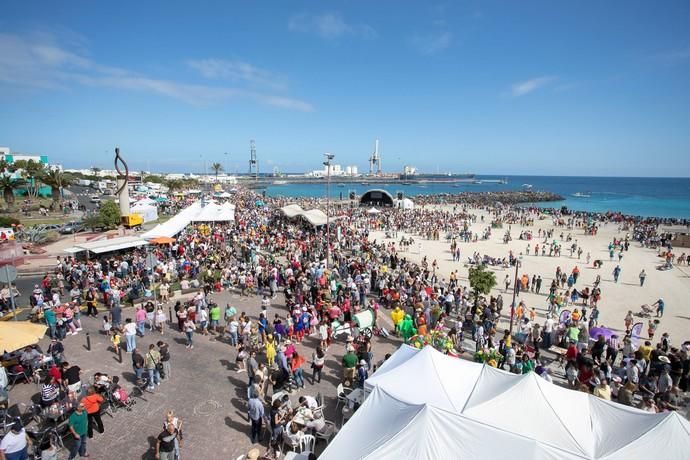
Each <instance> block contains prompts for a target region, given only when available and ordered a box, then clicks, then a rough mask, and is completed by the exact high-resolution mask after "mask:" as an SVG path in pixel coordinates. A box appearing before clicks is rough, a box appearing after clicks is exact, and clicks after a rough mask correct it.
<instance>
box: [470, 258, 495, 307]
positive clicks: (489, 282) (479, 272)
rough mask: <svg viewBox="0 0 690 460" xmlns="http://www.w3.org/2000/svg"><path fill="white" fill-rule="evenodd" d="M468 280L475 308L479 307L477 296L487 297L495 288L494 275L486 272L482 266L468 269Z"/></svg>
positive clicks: (488, 271)
mask: <svg viewBox="0 0 690 460" xmlns="http://www.w3.org/2000/svg"><path fill="white" fill-rule="evenodd" d="M469 280H470V286H471V287H472V294H473V295H474V306H475V308H476V307H477V305H479V296H480V295H487V294H488V293H489V292H491V289H493V287H494V286H496V274H495V273H494V272H492V271H490V270H487V269H486V266H485V265H483V264H482V265H478V266H476V267H472V268H470V274H469Z"/></svg>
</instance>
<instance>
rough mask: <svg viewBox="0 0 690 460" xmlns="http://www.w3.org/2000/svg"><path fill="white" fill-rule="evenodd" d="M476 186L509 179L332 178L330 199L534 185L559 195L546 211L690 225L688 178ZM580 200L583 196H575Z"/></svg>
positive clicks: (544, 179)
mask: <svg viewBox="0 0 690 460" xmlns="http://www.w3.org/2000/svg"><path fill="white" fill-rule="evenodd" d="M476 179H478V180H492V179H507V181H508V184H497V183H481V184H473V183H470V182H458V183H440V182H427V183H423V184H411V185H403V184H402V183H393V184H371V185H362V184H359V183H346V184H343V185H342V186H338V184H339V183H338V177H337V176H336V177H331V181H330V182H331V185H330V187H331V192H330V196H331V198H340V195H341V193H342V196H343V198H346V197H347V196H348V195H349V193H350V192H351V191H354V192H355V193H356V194H358V195H360V194H361V193H363V192H365V191H366V190H370V189H384V190H386V191H387V192H389V193H391V194H392V195H394V196H395V195H397V193H398V192H401V193H403V195H404V196H407V197H410V198H411V199H412V200H413V201H414V196H418V195H432V194H442V193H452V194H457V193H461V192H493V191H516V190H523V189H524V184H530V185H531V186H532V189H533V190H535V191H547V192H553V193H556V194H558V195H561V196H562V197H563V198H564V199H563V200H561V201H551V202H541V203H534V204H535V205H536V206H539V207H545V208H560V207H562V206H566V207H568V209H572V210H575V211H588V212H598V213H603V212H620V213H623V214H627V215H633V216H643V217H663V218H680V219H690V178H686V177H677V178H672V177H665V178H653V177H613V176H528V175H495V174H492V175H476ZM326 188H327V186H326V184H325V183H323V182H320V183H318V184H285V185H276V184H271V185H269V186H267V187H266V194H267V195H268V196H274V197H277V196H284V197H292V198H297V197H312V198H318V197H325V196H326ZM576 194H579V196H578V195H576Z"/></svg>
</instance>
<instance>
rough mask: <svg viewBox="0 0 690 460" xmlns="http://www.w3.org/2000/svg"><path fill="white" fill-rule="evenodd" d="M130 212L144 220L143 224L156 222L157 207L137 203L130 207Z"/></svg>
mask: <svg viewBox="0 0 690 460" xmlns="http://www.w3.org/2000/svg"><path fill="white" fill-rule="evenodd" d="M130 212H131V213H132V214H139V215H140V216H141V217H142V219H144V223H148V222H153V221H155V220H158V207H156V206H155V205H153V204H150V203H142V202H141V201H137V202H136V203H134V204H133V205H132V206H131V207H130Z"/></svg>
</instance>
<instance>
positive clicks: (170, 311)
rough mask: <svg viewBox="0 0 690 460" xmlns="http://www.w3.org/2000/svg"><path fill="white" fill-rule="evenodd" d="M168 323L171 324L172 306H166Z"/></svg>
mask: <svg viewBox="0 0 690 460" xmlns="http://www.w3.org/2000/svg"><path fill="white" fill-rule="evenodd" d="M168 324H172V307H171V306H168Z"/></svg>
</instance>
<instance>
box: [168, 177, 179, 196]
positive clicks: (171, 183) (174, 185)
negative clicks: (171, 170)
mask: <svg viewBox="0 0 690 460" xmlns="http://www.w3.org/2000/svg"><path fill="white" fill-rule="evenodd" d="M165 186H166V187H168V191H169V192H170V193H173V192H174V191H175V190H181V189H182V186H183V183H182V181H181V180H179V179H170V180H168V181H166V182H165Z"/></svg>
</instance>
